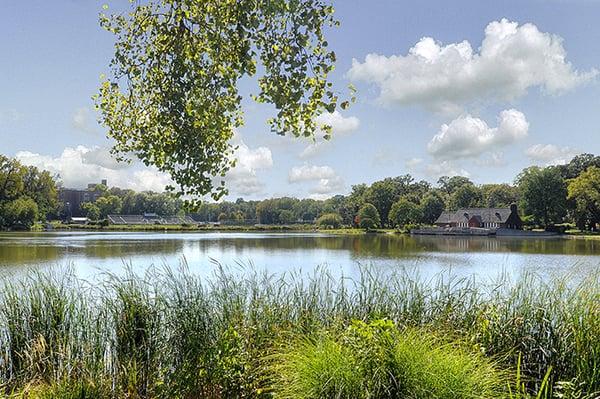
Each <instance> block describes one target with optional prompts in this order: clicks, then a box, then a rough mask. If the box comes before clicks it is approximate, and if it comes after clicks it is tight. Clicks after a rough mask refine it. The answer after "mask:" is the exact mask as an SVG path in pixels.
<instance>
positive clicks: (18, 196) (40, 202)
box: [0, 155, 58, 229]
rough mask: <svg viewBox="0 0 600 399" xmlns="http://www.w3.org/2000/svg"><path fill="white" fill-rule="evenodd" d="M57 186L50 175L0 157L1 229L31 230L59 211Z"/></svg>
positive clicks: (2, 156) (13, 160) (14, 160)
mask: <svg viewBox="0 0 600 399" xmlns="http://www.w3.org/2000/svg"><path fill="white" fill-rule="evenodd" d="M57 197H58V194H57V188H56V183H55V181H54V179H53V178H52V176H50V174H49V173H48V172H46V171H39V170H38V169H37V168H35V167H31V166H30V167H26V166H23V165H22V164H21V163H20V162H19V161H17V160H16V159H11V158H8V157H5V156H4V155H0V229H3V228H25V229H28V228H30V227H31V226H32V225H33V224H34V223H35V222H36V221H37V220H39V219H41V220H46V217H47V216H51V215H54V214H55V213H56V212H57V209H58V199H57Z"/></svg>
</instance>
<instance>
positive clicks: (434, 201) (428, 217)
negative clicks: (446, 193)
mask: <svg viewBox="0 0 600 399" xmlns="http://www.w3.org/2000/svg"><path fill="white" fill-rule="evenodd" d="M444 208H445V205H444V201H443V200H442V199H441V198H440V196H439V195H437V194H433V193H431V194H428V195H427V196H426V197H425V198H423V201H421V213H422V215H423V219H422V221H423V223H426V224H433V223H434V222H435V221H436V220H437V218H438V217H440V215H441V214H442V212H443V211H444Z"/></svg>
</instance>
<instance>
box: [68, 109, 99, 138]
mask: <svg viewBox="0 0 600 399" xmlns="http://www.w3.org/2000/svg"><path fill="white" fill-rule="evenodd" d="M71 125H72V126H73V128H74V129H76V130H79V131H80V132H83V133H90V134H96V133H98V129H97V127H96V120H95V118H94V116H93V114H92V111H91V110H90V109H89V108H88V107H81V108H77V109H76V110H75V112H74V113H73V116H72V117H71Z"/></svg>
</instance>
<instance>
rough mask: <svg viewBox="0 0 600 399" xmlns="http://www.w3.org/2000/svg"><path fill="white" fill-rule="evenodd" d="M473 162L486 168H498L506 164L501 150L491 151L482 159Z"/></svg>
mask: <svg viewBox="0 0 600 399" xmlns="http://www.w3.org/2000/svg"><path fill="white" fill-rule="evenodd" d="M475 164H476V165H478V166H484V167H488V168H499V167H502V166H506V160H505V159H504V153H503V152H492V153H491V154H489V156H487V157H485V158H483V159H477V160H475Z"/></svg>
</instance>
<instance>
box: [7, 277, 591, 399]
mask: <svg viewBox="0 0 600 399" xmlns="http://www.w3.org/2000/svg"><path fill="white" fill-rule="evenodd" d="M411 276H412V274H409V273H407V272H402V271H399V272H398V273H396V274H393V275H390V274H386V275H383V274H378V273H377V272H376V270H374V269H372V268H365V269H363V271H362V274H361V277H360V278H358V279H356V280H347V279H342V280H338V279H334V278H333V277H331V276H330V275H329V274H328V273H327V271H326V270H321V271H318V272H315V273H314V274H313V275H311V276H310V277H308V278H307V277H301V276H299V275H298V274H290V275H287V276H283V277H275V276H272V275H267V274H262V273H257V272H251V271H247V272H246V273H244V274H243V275H240V274H239V272H229V271H226V270H223V269H219V271H218V272H217V273H216V275H215V276H214V278H212V279H210V280H209V281H203V280H201V279H200V278H198V277H196V276H194V275H192V274H191V273H189V272H188V271H187V270H185V269H182V270H176V271H172V270H169V269H152V270H151V271H149V272H148V273H147V274H145V275H133V274H127V275H125V276H121V277H118V276H106V279H104V280H103V283H101V284H95V285H94V286H91V285H89V284H88V283H86V282H84V281H82V280H80V279H78V278H76V277H75V276H73V275H72V274H70V273H56V274H39V273H35V274H31V275H28V276H27V277H26V278H23V279H19V280H15V279H12V280H6V281H4V285H5V287H4V289H3V290H2V295H1V302H0V356H1V357H0V387H1V389H2V392H3V393H4V394H5V395H6V397H14V398H19V397H23V398H24V397H27V398H348V399H350V398H389V397H402V398H404V397H408V398H497V397H505V398H527V397H530V396H529V395H537V394H538V393H539V397H541V398H550V397H563V398H573V399H574V398H584V397H588V398H593V397H594V395H595V394H596V393H597V392H598V391H600V280H599V278H598V276H590V277H589V279H587V280H585V281H565V280H564V279H560V280H558V279H557V280H556V281H552V282H542V281H540V280H538V279H537V278H536V277H534V276H525V277H524V278H523V279H522V280H520V282H519V283H516V284H511V283H510V282H508V281H502V282H497V283H496V284H491V285H489V286H481V285H479V284H475V283H474V282H473V281H471V280H461V279H452V278H446V279H443V278H440V279H439V280H437V281H435V282H433V283H432V282H430V281H429V282H425V281H421V280H419V279H416V278H413V277H411ZM560 395H562V396H560ZM532 397H535V396H532Z"/></svg>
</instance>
